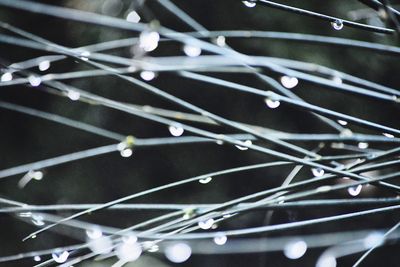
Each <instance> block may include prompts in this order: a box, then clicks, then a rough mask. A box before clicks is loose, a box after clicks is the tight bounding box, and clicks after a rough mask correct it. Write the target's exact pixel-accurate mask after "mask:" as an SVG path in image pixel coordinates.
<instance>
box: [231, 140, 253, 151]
mask: <svg viewBox="0 0 400 267" xmlns="http://www.w3.org/2000/svg"><path fill="white" fill-rule="evenodd" d="M241 143H242V144H243V145H247V146H251V145H252V144H253V142H252V141H251V140H246V141H244V142H241ZM235 146H236V147H237V148H238V149H239V150H247V149H249V148H248V147H247V146H239V145H235Z"/></svg>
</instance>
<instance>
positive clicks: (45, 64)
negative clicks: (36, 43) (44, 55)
mask: <svg viewBox="0 0 400 267" xmlns="http://www.w3.org/2000/svg"><path fill="white" fill-rule="evenodd" d="M38 67H39V70H40V71H46V70H48V69H49V68H50V61H48V60H43V61H41V62H39V65H38Z"/></svg>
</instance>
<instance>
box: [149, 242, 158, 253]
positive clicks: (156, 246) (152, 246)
mask: <svg viewBox="0 0 400 267" xmlns="http://www.w3.org/2000/svg"><path fill="white" fill-rule="evenodd" d="M151 243H153V242H151ZM159 250H160V248H159V246H158V245H156V244H152V245H151V246H150V247H149V248H148V249H147V251H148V252H157V251H159Z"/></svg>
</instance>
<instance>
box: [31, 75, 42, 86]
mask: <svg viewBox="0 0 400 267" xmlns="http://www.w3.org/2000/svg"><path fill="white" fill-rule="evenodd" d="M28 81H29V83H30V84H31V85H32V86H33V87H36V86H39V85H40V84H41V83H42V79H40V77H36V76H34V75H30V76H29V77H28Z"/></svg>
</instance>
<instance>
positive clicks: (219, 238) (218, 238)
mask: <svg viewBox="0 0 400 267" xmlns="http://www.w3.org/2000/svg"><path fill="white" fill-rule="evenodd" d="M227 240H228V238H227V237H226V235H223V234H219V235H217V236H216V237H214V243H215V244H217V245H219V246H222V245H225V243H226V241H227Z"/></svg>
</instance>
